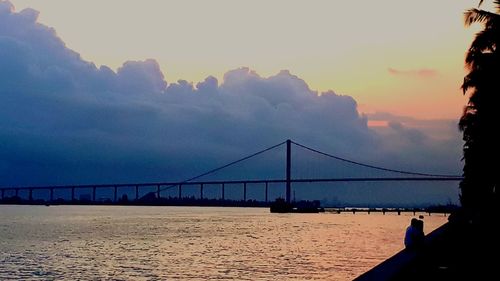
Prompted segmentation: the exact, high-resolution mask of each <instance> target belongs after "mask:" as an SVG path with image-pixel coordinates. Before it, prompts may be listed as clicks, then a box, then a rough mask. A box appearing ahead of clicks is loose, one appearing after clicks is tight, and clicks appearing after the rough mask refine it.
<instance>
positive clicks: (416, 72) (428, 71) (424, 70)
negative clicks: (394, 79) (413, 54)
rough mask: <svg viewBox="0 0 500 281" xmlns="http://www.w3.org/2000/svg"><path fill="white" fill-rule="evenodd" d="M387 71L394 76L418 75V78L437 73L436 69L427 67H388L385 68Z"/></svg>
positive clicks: (434, 75)
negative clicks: (406, 68)
mask: <svg viewBox="0 0 500 281" xmlns="http://www.w3.org/2000/svg"><path fill="white" fill-rule="evenodd" d="M387 72H389V74H391V75H394V76H406V77H420V78H432V77H436V76H437V75H438V72H437V71H436V70H434V69H428V68H422V69H411V70H399V69H395V68H391V67H389V68H388V69H387Z"/></svg>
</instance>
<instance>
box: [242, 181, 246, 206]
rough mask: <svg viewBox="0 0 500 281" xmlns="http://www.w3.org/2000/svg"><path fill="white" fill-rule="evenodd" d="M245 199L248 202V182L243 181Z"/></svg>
mask: <svg viewBox="0 0 500 281" xmlns="http://www.w3.org/2000/svg"><path fill="white" fill-rule="evenodd" d="M243 201H245V202H247V183H246V182H245V183H243Z"/></svg>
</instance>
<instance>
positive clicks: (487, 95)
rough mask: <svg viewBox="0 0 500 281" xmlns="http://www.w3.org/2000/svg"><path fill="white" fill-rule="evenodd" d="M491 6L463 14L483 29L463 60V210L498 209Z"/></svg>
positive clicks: (496, 35) (499, 7) (497, 85)
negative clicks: (467, 99)
mask: <svg viewBox="0 0 500 281" xmlns="http://www.w3.org/2000/svg"><path fill="white" fill-rule="evenodd" d="M482 2H483V1H480V2H479V6H478V8H479V7H480V6H481V4H482ZM494 4H495V6H496V12H489V11H485V10H480V9H469V10H467V11H466V12H465V25H466V26H470V25H472V24H474V23H480V24H482V25H483V26H484V29H483V30H481V31H479V32H478V33H477V34H476V36H475V38H474V40H473V41H472V43H471V45H470V47H469V50H468V51H467V55H466V58H465V64H466V67H467V68H468V70H469V73H468V74H467V75H466V76H465V78H464V82H463V84H462V90H463V93H464V95H465V94H467V93H470V95H469V102H468V104H467V105H466V106H465V108H464V112H463V115H462V117H461V119H460V123H459V128H460V130H461V131H462V132H463V140H464V141H465V143H464V148H463V153H464V158H463V159H464V162H465V163H464V169H463V176H464V179H463V180H462V182H461V183H460V189H461V196H460V201H461V203H462V206H463V207H464V208H468V209H472V210H486V209H487V210H491V209H492V207H494V206H497V207H498V206H499V195H498V193H499V189H500V181H499V179H500V162H499V161H500V140H499V139H498V135H500V134H499V133H500V118H499V113H500V112H499V111H500V103H499V102H500V60H499V53H498V49H497V48H498V46H499V41H500V14H499V13H500V0H495V1H494ZM496 209H497V210H498V208H496Z"/></svg>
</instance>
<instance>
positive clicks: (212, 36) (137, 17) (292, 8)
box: [0, 0, 477, 202]
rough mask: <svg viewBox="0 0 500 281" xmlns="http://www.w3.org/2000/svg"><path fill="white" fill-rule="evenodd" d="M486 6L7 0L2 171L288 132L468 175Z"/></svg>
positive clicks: (25, 177) (0, 45) (89, 174)
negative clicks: (462, 121)
mask: <svg viewBox="0 0 500 281" xmlns="http://www.w3.org/2000/svg"><path fill="white" fill-rule="evenodd" d="M346 2H347V3H346ZM414 2H415V1H414ZM475 5H477V3H475V2H474V1H458V0H446V1H416V3H407V2H403V1H392V0H390V1H389V0H387V1H375V2H374V1H363V2H352V1H342V2H340V1H321V0H318V1H280V0H275V1H259V0H256V1H222V0H214V1H189V0H185V1H141V2H140V4H139V2H137V1H123V0H122V1H112V0H110V1H92V0H90V1H55V0H54V1H29V0H27V1H24V0H13V1H10V2H9V1H5V0H2V1H0V75H1V76H0V81H1V82H2V83H0V102H1V103H0V104H1V107H2V110H1V111H0V155H1V156H2V157H1V160H0V185H2V186H12V185H15V186H19V185H25V184H32V185H40V184H68V183H95V182H130V181H156V180H180V179H183V178H185V177H189V176H192V175H194V174H196V173H197V172H202V171H204V170H206V169H208V168H213V167H214V166H217V164H223V163H224V161H230V160H234V159H235V158H238V156H243V155H245V154H248V153H249V152H250V151H256V150H258V149H262V148H265V147H267V146H270V145H273V144H276V143H279V142H281V141H283V140H285V139H287V138H291V139H294V140H296V141H298V142H301V143H304V144H307V145H311V146H315V147H316V148H319V149H320V150H323V151H328V152H331V153H337V154H340V155H342V156H345V157H347V158H349V157H350V158H355V159H356V160H360V161H365V162H369V163H372V164H380V165H384V166H386V167H392V168H400V169H407V170H418V171H422V172H429V173H446V174H460V173H461V172H460V170H461V165H462V164H461V162H460V159H461V145H462V142H461V140H460V134H459V132H458V130H457V120H458V118H459V116H460V114H461V112H462V108H463V106H464V104H465V102H466V99H465V97H463V95H462V94H461V91H460V84H461V81H462V79H463V76H464V74H465V70H464V66H463V59H464V54H465V51H466V49H467V46H468V45H469V42H470V40H471V38H472V36H473V34H474V32H475V31H477V27H475V28H469V29H466V28H464V25H463V22H462V20H463V11H464V10H465V9H466V8H470V7H473V6H475ZM262 163H268V164H272V163H274V162H273V161H271V160H266V161H264V162H262ZM262 163H261V164H262ZM276 165H278V166H279V165H280V164H276ZM325 165H326V164H324V163H323V164H322V165H320V166H323V167H324V166H325ZM271 166H272V165H271ZM250 168H252V167H246V168H245V169H244V170H245V171H246V173H247V174H248V173H249V172H248V170H249V169H250ZM253 168H256V166H255V165H254V167H253ZM280 169H281V168H280ZM280 169H278V168H276V167H275V166H272V167H270V168H269V171H271V172H275V173H278V170H279V171H281V170H280ZM318 169H319V168H318ZM346 169H347V168H346ZM275 170H276V171H275ZM348 172H349V173H350V172H351V171H348ZM234 173H235V174H234V175H233V176H235V175H236V174H237V172H234ZM259 175H260V174H259V173H256V174H255V176H256V177H258V176H259ZM381 190H383V189H381ZM457 193H458V189H457V188H456V183H455V186H451V187H450V186H448V187H446V188H440V189H439V188H438V189H435V190H434V191H429V190H427V191H426V193H425V194H424V193H422V194H420V197H418V196H417V197H418V198H419V199H418V200H428V201H439V202H443V200H444V201H446V200H450V201H456V200H457ZM380 194H384V193H383V192H381V193H380ZM400 195H401V194H400ZM381 196H382V195H381ZM398 196H399V195H398ZM401 196H403V195H401ZM338 197H340V198H342V197H341V196H340V195H339V196H338ZM348 197H349V196H347V197H345V198H348ZM351 197H352V196H351ZM367 198H368V197H366V198H365V199H366V200H368V199H367ZM415 198H416V197H415ZM393 199H394V200H403V199H402V197H397V196H395V197H394V198H393ZM404 200H409V202H411V200H412V199H411V198H406V199H404ZM415 200H416V199H415Z"/></svg>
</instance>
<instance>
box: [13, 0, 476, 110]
mask: <svg viewBox="0 0 500 281" xmlns="http://www.w3.org/2000/svg"><path fill="white" fill-rule="evenodd" d="M412 2H413V3H409V2H408V1H397V0H382V1H361V2H359V1H329V0H317V1H303V0H292V1H289V0H273V1H265V0H256V1H233V0H214V1H195V0H179V1H175V0H167V1H154V0H146V1H141V2H140V4H139V2H137V1H123V0H109V1H96V0H89V1H66V0H64V1H57V0H52V1H37V0H14V1H12V3H13V4H14V5H15V6H16V7H17V9H18V10H22V9H24V8H27V7H31V8H34V9H36V10H38V11H40V12H41V13H40V17H39V21H40V22H42V23H44V24H46V25H48V26H51V27H53V28H55V29H56V30H57V33H58V35H59V36H61V38H63V40H64V42H65V43H66V44H67V46H68V47H69V48H71V49H73V50H76V51H77V52H78V53H80V54H81V55H82V57H83V58H84V59H85V60H88V61H92V62H94V63H95V64H96V65H107V66H109V67H111V68H112V69H115V70H116V69H117V68H118V67H120V66H121V65H122V63H123V62H124V61H127V60H144V59H147V58H152V59H155V60H157V61H158V63H159V65H160V67H161V69H162V71H163V72H164V74H165V77H166V78H167V80H168V81H177V80H179V79H183V80H187V81H192V82H194V83H196V82H200V81H203V80H204V79H205V78H206V77H207V76H209V75H212V76H215V77H217V78H218V79H221V78H222V77H223V75H224V73H225V72H226V71H228V70H230V69H235V68H239V67H242V66H246V67H249V68H251V69H252V70H255V71H256V72H257V73H259V74H260V75H263V76H270V75H274V74H276V73H278V72H279V71H280V70H283V69H286V70H290V71H291V72H292V73H294V74H295V75H297V76H299V77H301V78H302V79H304V80H305V81H307V83H308V85H309V86H310V87H311V88H312V89H315V90H318V91H326V90H333V91H335V92H339V93H343V94H348V95H350V96H352V97H354V98H355V99H356V100H357V101H358V103H359V105H360V107H361V109H362V110H363V111H364V112H366V113H371V112H375V111H389V112H391V113H394V114H397V115H405V116H413V117H418V118H426V119H431V118H455V119H456V118H457V117H458V116H459V115H460V114H461V111H462V107H463V105H464V103H465V99H464V98H463V97H462V95H461V94H460V89H459V86H460V82H461V80H462V78H463V75H464V69H463V57H464V52H465V50H466V48H467V46H468V44H469V42H470V38H471V36H472V34H473V33H474V29H469V30H467V29H465V28H464V25H463V22H462V13H463V11H464V10H465V9H466V8H470V7H472V6H475V5H476V4H477V3H476V2H477V1H471V0H442V1H432V0H424V1H412Z"/></svg>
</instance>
